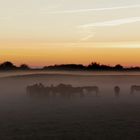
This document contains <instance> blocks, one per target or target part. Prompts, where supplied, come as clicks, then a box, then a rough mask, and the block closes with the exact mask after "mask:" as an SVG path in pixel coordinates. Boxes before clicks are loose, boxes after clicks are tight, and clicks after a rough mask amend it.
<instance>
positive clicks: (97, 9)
mask: <svg viewBox="0 0 140 140" xmlns="http://www.w3.org/2000/svg"><path fill="white" fill-rule="evenodd" d="M129 8H140V5H126V6H119V7H108V8H90V9H76V10H64V11H52V12H49V13H50V14H67V13H69V14H71V13H82V12H98V11H108V10H119V9H129ZM44 11H45V10H44Z"/></svg>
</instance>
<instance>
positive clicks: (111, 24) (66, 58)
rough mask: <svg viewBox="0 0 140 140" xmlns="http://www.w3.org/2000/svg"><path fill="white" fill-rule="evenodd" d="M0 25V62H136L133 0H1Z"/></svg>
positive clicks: (138, 23)
mask: <svg viewBox="0 0 140 140" xmlns="http://www.w3.org/2000/svg"><path fill="white" fill-rule="evenodd" d="M0 30H1V32H0V63H2V62H4V61H12V62H13V63H15V64H16V65H20V64H22V63H26V64H28V65H30V66H32V67H41V66H45V65H54V64H72V63H74V64H84V65H88V64H89V63H91V62H94V61H96V62H99V63H101V64H107V65H115V64H122V65H124V66H140V63H139V60H140V1H139V0H133V1H132V0H118V1H116V0H108V1H105V0H94V1H93V0H77V1H75V0H67V1H66V0H24V1H23V0H13V1H11V0H5V1H1V2H0Z"/></svg>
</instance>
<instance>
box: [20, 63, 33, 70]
mask: <svg viewBox="0 0 140 140" xmlns="http://www.w3.org/2000/svg"><path fill="white" fill-rule="evenodd" d="M19 69H20V70H29V69H30V67H29V66H28V65H26V64H21V65H20V67H19Z"/></svg>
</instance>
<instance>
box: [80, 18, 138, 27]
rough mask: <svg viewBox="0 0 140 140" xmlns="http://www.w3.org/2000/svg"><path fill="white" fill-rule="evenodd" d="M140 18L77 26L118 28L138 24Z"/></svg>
mask: <svg viewBox="0 0 140 140" xmlns="http://www.w3.org/2000/svg"><path fill="white" fill-rule="evenodd" d="M139 21H140V17H130V18H122V19H117V20H109V21H103V22H94V23H90V24H84V25H79V26H78V27H80V28H89V27H107V26H119V25H123V24H130V23H135V22H139Z"/></svg>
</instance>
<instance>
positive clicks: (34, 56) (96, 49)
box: [0, 41, 140, 66]
mask: <svg viewBox="0 0 140 140" xmlns="http://www.w3.org/2000/svg"><path fill="white" fill-rule="evenodd" d="M103 44H104V43H103ZM103 44H92V43H91V44H88V45H89V46H86V45H87V43H85V44H84V45H83V44H69V43H56V44H55V43H48V44H47V43H46V44H45V43H40V42H34V43H32V42H28V41H23V42H22V41H21V42H20V41H19V42H12V41H11V42H10V41H9V42H5V41H4V42H2V41H1V43H0V46H1V51H0V56H1V57H0V61H1V62H3V61H7V60H9V61H12V62H13V63H15V64H16V65H19V64H21V63H26V64H28V65H30V66H44V65H53V64H62V63H65V64H68V63H77V64H78V63H81V64H84V65H87V64H89V63H90V62H92V61H96V62H100V63H103V64H109V65H115V64H118V63H120V64H122V65H124V66H132V65H133V66H135V65H140V63H139V60H140V48H131V47H130V48H122V47H120V48H117V47H116V48H113V47H110V46H112V44H109V43H106V45H107V46H108V47H107V46H106V47H103ZM113 44H114V43H113ZM120 44H121V43H120ZM109 45H110V46H109ZM79 46H80V47H79ZM100 46H102V47H101V48H100ZM117 46H119V44H117Z"/></svg>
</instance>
